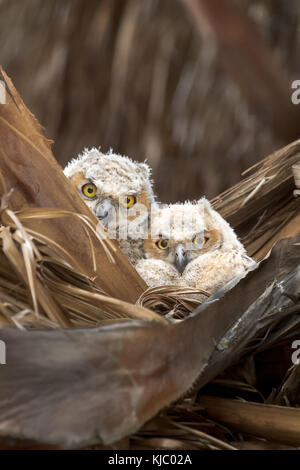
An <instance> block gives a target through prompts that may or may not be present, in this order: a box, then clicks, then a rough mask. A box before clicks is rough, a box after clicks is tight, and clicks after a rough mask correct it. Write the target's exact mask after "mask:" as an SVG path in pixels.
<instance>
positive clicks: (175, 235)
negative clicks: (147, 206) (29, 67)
mask: <svg viewBox="0 0 300 470" xmlns="http://www.w3.org/2000/svg"><path fill="white" fill-rule="evenodd" d="M144 250H145V256H146V258H148V259H145V260H140V261H139V262H138V264H137V266H136V269H137V271H138V272H139V274H140V275H141V276H142V277H143V278H144V280H145V281H146V283H147V284H148V285H149V286H158V285H167V284H168V283H169V281H170V280H173V282H172V284H174V283H175V284H177V285H181V286H189V287H195V288H198V289H203V290H205V291H208V292H209V293H211V294H212V293H214V292H215V291H216V290H217V289H219V288H220V287H221V286H223V285H225V284H226V283H227V282H228V281H230V280H232V279H233V278H235V277H240V276H242V275H243V274H246V272H247V271H248V269H249V268H250V267H252V266H253V265H254V264H255V262H254V261H253V260H252V259H251V258H249V257H248V256H247V254H246V251H245V248H244V247H243V245H242V244H241V242H240V241H239V240H238V238H237V236H236V234H235V232H234V230H233V229H232V228H231V227H230V225H229V224H228V223H227V222H226V221H225V220H224V219H223V218H222V217H221V215H220V214H218V213H217V212H216V211H215V210H214V209H213V208H212V207H211V205H210V203H209V202H208V201H207V199H205V198H202V199H200V200H199V201H198V202H195V203H191V202H186V203H184V204H171V205H168V206H159V207H157V208H156V210H155V211H153V212H152V220H151V236H150V237H149V238H148V239H146V240H145V242H144ZM158 260H160V264H159V265H157V262H158ZM161 263H164V264H165V265H164V269H163V270H162V264H161ZM160 273H161V275H160Z"/></svg>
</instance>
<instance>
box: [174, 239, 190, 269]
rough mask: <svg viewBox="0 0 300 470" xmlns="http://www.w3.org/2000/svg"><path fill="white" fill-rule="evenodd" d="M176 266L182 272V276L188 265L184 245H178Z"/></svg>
mask: <svg viewBox="0 0 300 470" xmlns="http://www.w3.org/2000/svg"><path fill="white" fill-rule="evenodd" d="M174 264H175V267H176V269H177V270H178V271H179V272H180V274H182V273H183V271H184V268H185V267H186V265H187V264H188V261H187V257H186V253H185V250H184V247H183V246H182V245H178V247H177V248H176V253H175V263H174Z"/></svg>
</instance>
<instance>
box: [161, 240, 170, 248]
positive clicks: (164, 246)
mask: <svg viewBox="0 0 300 470" xmlns="http://www.w3.org/2000/svg"><path fill="white" fill-rule="evenodd" d="M161 246H162V247H163V248H166V247H167V246H168V242H167V240H163V241H162V242H161Z"/></svg>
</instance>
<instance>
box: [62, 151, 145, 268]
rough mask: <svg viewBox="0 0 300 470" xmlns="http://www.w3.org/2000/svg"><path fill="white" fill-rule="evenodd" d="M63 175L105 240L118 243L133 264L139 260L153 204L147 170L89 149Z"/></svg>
mask: <svg viewBox="0 0 300 470" xmlns="http://www.w3.org/2000/svg"><path fill="white" fill-rule="evenodd" d="M64 173H65V175H66V176H67V177H68V178H69V179H70V180H71V182H72V184H73V185H74V186H75V187H76V189H77V190H78V192H79V194H80V196H81V197H82V198H83V200H84V201H85V202H86V204H87V205H88V206H89V208H90V209H91V210H92V211H93V212H94V214H95V215H96V216H97V217H98V219H99V220H100V221H101V223H102V224H103V225H104V226H105V227H106V228H107V231H108V236H109V237H110V238H116V239H117V240H118V241H119V244H120V248H121V250H122V251H123V253H124V254H125V255H126V256H127V257H128V258H129V260H130V261H131V262H132V263H133V264H135V263H136V261H137V260H138V259H140V258H141V257H142V253H143V238H145V236H147V233H148V220H149V213H150V207H151V204H153V203H154V195H153V191H152V182H151V170H150V168H149V166H148V165H147V164H145V163H138V162H135V161H133V160H131V159H130V158H128V157H124V156H121V155H117V154H114V153H112V152H109V153H107V154H103V153H102V152H100V151H99V150H97V149H96V148H92V149H91V150H86V151H85V152H84V153H83V154H82V155H79V156H78V157H77V158H76V159H73V160H72V161H71V162H70V163H69V164H68V165H67V166H66V168H65V169H64ZM145 234H146V235H145Z"/></svg>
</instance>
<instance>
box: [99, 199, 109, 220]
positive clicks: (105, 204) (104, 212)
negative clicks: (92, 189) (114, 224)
mask: <svg viewBox="0 0 300 470" xmlns="http://www.w3.org/2000/svg"><path fill="white" fill-rule="evenodd" d="M111 206H112V204H111V202H110V200H109V199H104V201H101V202H100V203H99V204H98V205H97V207H96V211H95V213H96V216H97V218H98V219H99V220H101V222H103V221H104V219H106V218H107V216H108V214H109V211H110V209H111Z"/></svg>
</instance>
